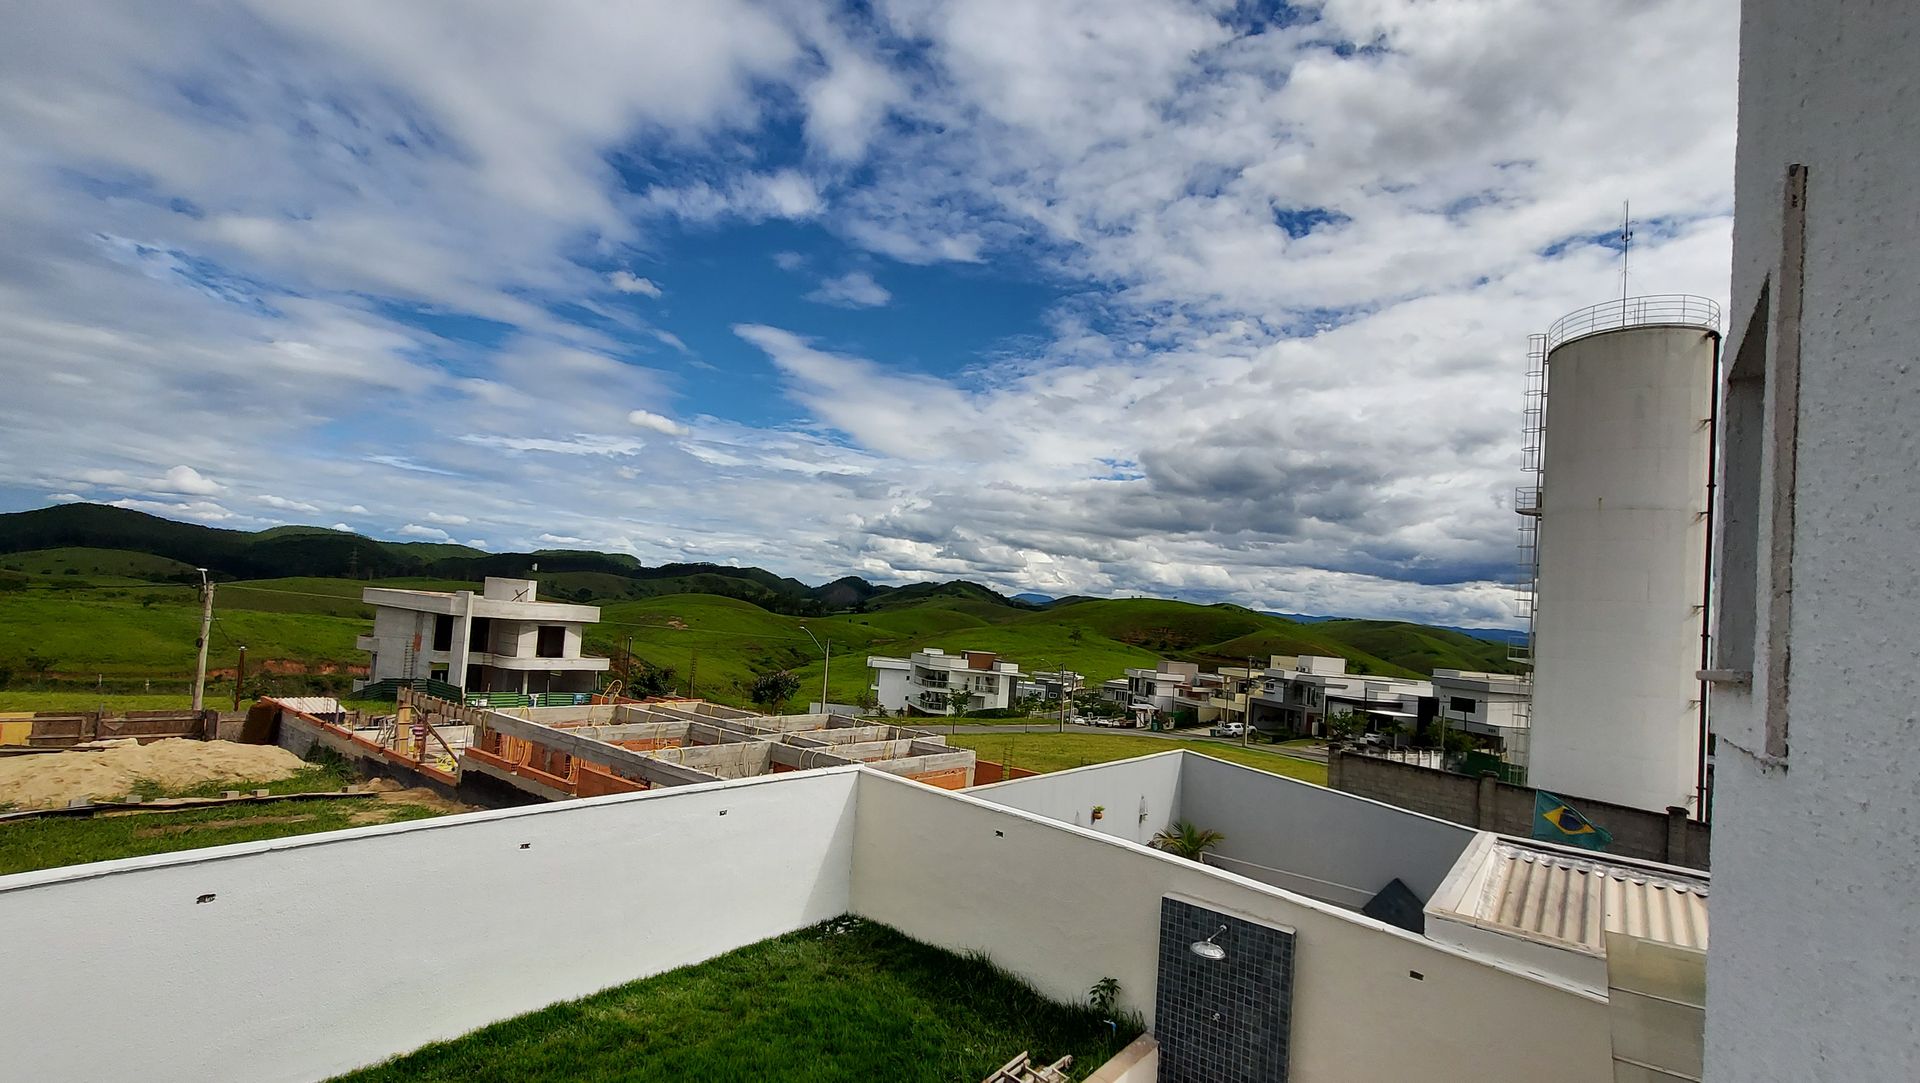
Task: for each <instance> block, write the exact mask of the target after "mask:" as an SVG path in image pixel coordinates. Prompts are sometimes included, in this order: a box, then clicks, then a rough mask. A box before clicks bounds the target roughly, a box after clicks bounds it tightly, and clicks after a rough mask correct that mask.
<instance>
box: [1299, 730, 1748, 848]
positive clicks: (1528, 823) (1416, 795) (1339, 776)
mask: <svg viewBox="0 0 1920 1083" xmlns="http://www.w3.org/2000/svg"><path fill="white" fill-rule="evenodd" d="M1327 785H1328V786H1329V787H1330V788H1332V789H1336V790H1340V791H1342V792H1343V793H1350V794H1355V795H1357V796H1360V797H1370V798H1372V799H1374V800H1375V801H1384V802H1386V803H1387V804H1389V805H1398V806H1399V807H1401V808H1404V809H1409V810H1411V811H1414V812H1422V813H1425V814H1427V815H1428V816H1438V817H1440V818H1441V819H1443V820H1452V821H1453V822H1455V823H1461V824H1466V825H1467V826H1469V827H1477V828H1479V829H1481V830H1483V831H1497V832H1499V833H1500V834H1503V835H1519V836H1521V837H1522V838H1525V837H1529V836H1531V835H1532V834H1533V805H1534V794H1535V793H1536V792H1537V791H1535V790H1534V789H1532V788H1531V787H1528V786H1513V785H1509V784H1507V783H1505V782H1498V781H1496V780H1494V779H1493V778H1491V777H1487V778H1473V777H1472V776H1469V775H1462V774H1455V773H1454V772H1451V771H1437V770H1434V769H1433V768H1430V767H1419V766H1416V765H1414V764H1410V763H1401V762H1399V761H1397V760H1389V759H1385V758H1383V757H1380V756H1366V755H1360V754H1356V753H1351V752H1335V753H1334V754H1333V755H1332V756H1331V757H1329V758H1328V761H1327ZM1555 796H1557V797H1560V798H1562V799H1564V800H1566V801H1568V802H1570V803H1571V804H1572V805H1573V807H1574V808H1576V809H1578V810H1579V812H1580V814H1581V815H1582V816H1585V817H1586V818H1587V819H1589V820H1592V821H1593V822H1594V823H1595V824H1598V825H1599V826H1600V827H1602V828H1605V829H1606V830H1607V832H1608V833H1609V834H1611V835H1612V836H1613V845H1612V846H1611V847H1609V850H1608V852H1610V853H1616V854H1620V855H1622V856H1624V857H1637V858H1643V859H1645V860H1648V861H1663V862H1666V863H1667V864H1670V865H1684V866H1686V867H1687V868H1693V869H1707V868H1709V867H1710V861H1711V857H1712V829H1711V828H1709V827H1708V826H1707V825H1706V824H1703V823H1700V822H1699V821H1697V820H1691V819H1687V818H1686V817H1685V816H1683V815H1682V816H1676V815H1673V814H1669V813H1661V812H1652V811H1649V810H1646V809H1637V808H1629V807H1627V806H1625V805H1616V804H1613V803H1612V802H1608V801H1599V800H1594V799H1591V798H1586V797H1581V796H1580V795H1578V794H1571V793H1561V794H1555Z"/></svg>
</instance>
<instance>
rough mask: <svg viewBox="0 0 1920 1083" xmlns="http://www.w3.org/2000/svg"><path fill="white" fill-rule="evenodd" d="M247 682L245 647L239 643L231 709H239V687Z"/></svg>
mask: <svg viewBox="0 0 1920 1083" xmlns="http://www.w3.org/2000/svg"><path fill="white" fill-rule="evenodd" d="M246 683H247V647H246V644H244V643H243V644H241V645H240V668H239V670H238V671H237V672H236V674H235V676H234V678H233V709H234V710H236V711H237V710H239V709H240V688H241V686H242V685H244V684H246Z"/></svg>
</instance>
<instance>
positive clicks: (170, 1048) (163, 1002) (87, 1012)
mask: <svg viewBox="0 0 1920 1083" xmlns="http://www.w3.org/2000/svg"><path fill="white" fill-rule="evenodd" d="M857 770H858V769H856V768H840V769H829V770H826V771H822V772H818V773H812V774H807V775H787V776H780V777H779V778H778V779H777V780H775V779H751V780H743V781H740V782H732V783H717V784H712V785H706V786H692V787H682V788H676V789H672V790H667V791H660V792H657V793H650V794H634V795H626V796H619V797H610V798H600V799H595V800H587V801H574V802H568V803H565V804H554V805H541V806H536V807H531V808H524V809H513V810H509V811H502V812H486V813H475V814H471V815H466V816H457V817H449V818H446V819H438V820H429V821H424V822H419V823H409V824H397V825H392V826H388V827H376V828H365V829H360V830H356V831H346V832H335V833H331V834H325V835H314V836H307V837H303V838H294V839H285V840H281V841H277V842H268V843H249V844H244V845H240V846H227V847H219V848H215V849H209V850H197V851H190V852H188V853H183V854H174V855H167V856H163V857H151V858H135V859H130V860H127V861H116V862H107V863H103V864H96V865H85V866H80V867H78V868H72V869H58V870H50V871H47V872H41V873H26V874H22V875H18V876H12V877H6V878H0V928H6V929H10V930H14V933H13V934H12V935H9V936H8V938H7V942H6V947H5V949H4V954H3V956H0V957H3V958H4V960H5V966H4V970H5V975H6V983H7V988H8V990H9V995H8V997H7V1003H6V1007H5V1010H4V1011H0V1049H5V1050H6V1053H5V1056H4V1058H0V1077H4V1078H7V1079H20V1080H35V1081H58V1080H76V1081H94V1080H103V1079H120V1078H134V1077H137V1078H140V1079H145V1080H162V1081H164V1080H182V1081H186V1080H194V1081H199V1080H210V1079H246V1080H299V1081H309V1080H314V1079H320V1078H324V1077H326V1076H329V1075H332V1074H334V1073H337V1072H340V1071H344V1070H346V1069H349V1068H353V1067H356V1066H359V1065H364V1064H368V1063H372V1062H375V1061H378V1060H380V1059H382V1058H384V1057H386V1056H389V1055H392V1054H395V1053H402V1052H406V1051H408V1050H411V1049H414V1048H417V1047H418V1046H420V1045H421V1044H423V1043H425V1042H428V1041H432V1040H436V1039H441V1038H449V1037H453V1036H456V1035H458V1034H461V1033H464V1032H466V1031H468V1030H471V1029H473V1028H475V1027H479V1026H482V1025H484V1024H487V1023H491V1022H494V1021H495V1020H498V1019H502V1018H506V1017H508V1016H512V1015H515V1014H518V1013H521V1012H525V1011H530V1010H532V1009H535V1008H539V1007H541V1006H543V1005H546V1004H550V1003H553V1002H554V1001H557V1000H562V999H566V998H570V997H577V996H581V995H584V994H587V993H591V992H594V991H595V990H598V989H602V988H605V987H607V986H611V985H617V984H620V983H622V982H626V981H630V980H632V979H634V978H638V977H642V976H644V975H647V974H652V973H656V972H658V971H662V970H667V969H670V968H673V967H676V966H681V965H684V964H687V963H692V962H697V961H699V960H701V959H705V958H709V957H711V956H713V955H716V954H719V953H722V952H725V951H727V950H730V949H732V948H735V947H738V946H740V945H743V944H748V943H752V942H754V941H757V940H761V939H764V938H766V937H769V936H774V935H778V934H780V933H783V932H787V931H790V930H792V929H795V928H799V927H801V926H805V925H808V924H811V923H813V922H817V921H822V920H825V919H827V918H830V917H833V916H836V915H838V914H841V913H844V912H846V911H847V910H848V909H849V898H848V884H849V877H850V868H851V862H852V860H853V834H854V833H853V811H854V803H853V798H854V791H855V785H856V781H857V779H858V775H857V773H856V772H857ZM909 785H912V784H909ZM722 810H724V812H725V814H724V815H722ZM522 847H525V848H524V849H523V848H522ZM203 896H204V897H209V901H207V902H204V903H200V902H196V901H195V900H196V899H198V898H201V897H203ZM24 930H34V931H35V932H34V933H33V934H32V935H21V932H22V931H24ZM103 1028H107V1029H103Z"/></svg>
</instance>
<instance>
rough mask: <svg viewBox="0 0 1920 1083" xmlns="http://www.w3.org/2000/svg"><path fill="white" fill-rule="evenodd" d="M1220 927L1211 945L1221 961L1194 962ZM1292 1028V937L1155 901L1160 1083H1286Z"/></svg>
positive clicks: (1181, 904) (1156, 1030)
mask: <svg viewBox="0 0 1920 1083" xmlns="http://www.w3.org/2000/svg"><path fill="white" fill-rule="evenodd" d="M1222 925H1224V926H1226V927H1227V929H1226V931H1225V932H1223V933H1221V934H1220V935H1219V936H1218V937H1216V938H1215V939H1214V943H1216V944H1218V945H1220V946H1221V947H1223V948H1225V949H1226V950H1227V957H1226V958H1224V959H1220V960H1213V959H1204V958H1201V957H1200V956H1198V955H1195V954H1194V953H1193V951H1192V948H1191V945H1192V944H1193V943H1194V941H1196V940H1205V939H1206V938H1207V937H1209V936H1212V935H1213V934H1214V931H1215V930H1217V929H1219V928H1220V927H1221V926H1222ZM1292 1023H1293V934H1292V933H1288V932H1282V931H1281V930H1279V929H1273V928H1269V927H1267V926H1265V925H1256V924H1254V923H1253V922H1250V921H1243V920H1241V919H1240V918H1236V917H1230V916H1228V915H1226V914H1221V913H1218V912H1215V911H1212V910H1208V909H1206V908H1205V907H1201V906H1196V905H1194V904H1192V903H1188V902H1182V901H1181V900H1179V899H1170V898H1163V899H1161V900H1160V985H1159V988H1158V989H1157V990H1156V991H1155V995H1154V1024H1153V1034H1154V1038H1155V1039H1156V1040H1158V1041H1159V1043H1160V1083H1285V1080H1286V1078H1287V1042H1288V1035H1289V1028H1290V1027H1291V1026H1292Z"/></svg>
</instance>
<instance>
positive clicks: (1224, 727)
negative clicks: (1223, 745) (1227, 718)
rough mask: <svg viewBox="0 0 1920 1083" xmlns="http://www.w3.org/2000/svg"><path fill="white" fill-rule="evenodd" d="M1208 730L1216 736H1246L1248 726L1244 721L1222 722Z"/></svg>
mask: <svg viewBox="0 0 1920 1083" xmlns="http://www.w3.org/2000/svg"><path fill="white" fill-rule="evenodd" d="M1207 732H1208V733H1211V734H1213V735H1214V736H1215V737H1244V736H1246V733H1247V726H1246V723H1244V722H1222V723H1220V724H1219V725H1217V726H1215V727H1213V728H1212V729H1210V730H1208V731H1207Z"/></svg>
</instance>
